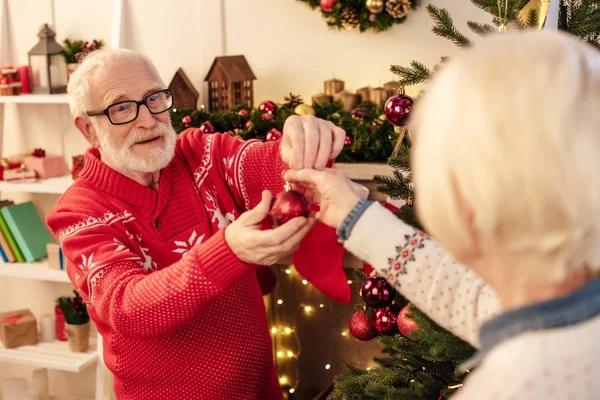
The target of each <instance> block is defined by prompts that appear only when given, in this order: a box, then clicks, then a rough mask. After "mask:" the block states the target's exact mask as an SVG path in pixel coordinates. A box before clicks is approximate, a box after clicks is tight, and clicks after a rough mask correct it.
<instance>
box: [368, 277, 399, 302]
mask: <svg viewBox="0 0 600 400" xmlns="http://www.w3.org/2000/svg"><path fill="white" fill-rule="evenodd" d="M395 295H396V293H395V291H394V288H393V287H392V286H391V285H390V284H389V283H387V281H386V280H385V279H383V278H381V277H377V276H375V277H371V278H369V279H367V280H366V281H365V282H364V283H363V285H362V287H361V288H360V296H361V297H362V299H363V300H364V302H365V303H367V304H368V305H370V306H371V307H374V308H383V307H387V306H389V305H390V304H392V301H394V296H395Z"/></svg>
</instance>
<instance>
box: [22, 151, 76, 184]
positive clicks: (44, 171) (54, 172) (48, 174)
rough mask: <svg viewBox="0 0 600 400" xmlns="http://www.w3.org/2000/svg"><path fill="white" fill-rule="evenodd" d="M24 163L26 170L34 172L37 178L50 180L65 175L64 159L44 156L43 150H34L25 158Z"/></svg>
mask: <svg viewBox="0 0 600 400" xmlns="http://www.w3.org/2000/svg"><path fill="white" fill-rule="evenodd" d="M24 162H25V166H26V167H27V169H28V170H30V171H33V172H35V175H36V176H37V177H38V178H42V179H45V178H52V177H55V176H63V175H65V174H66V173H67V166H66V164H65V159H64V158H63V157H62V156H54V155H46V152H45V151H44V150H43V149H35V150H34V152H33V153H31V155H28V156H26V157H25V160H24Z"/></svg>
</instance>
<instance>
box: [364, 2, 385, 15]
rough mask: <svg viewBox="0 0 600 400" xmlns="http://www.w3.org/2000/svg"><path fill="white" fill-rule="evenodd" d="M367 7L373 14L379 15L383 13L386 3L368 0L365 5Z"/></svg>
mask: <svg viewBox="0 0 600 400" xmlns="http://www.w3.org/2000/svg"><path fill="white" fill-rule="evenodd" d="M365 7H367V10H369V11H370V12H372V13H373V14H379V13H380V12H382V11H383V8H384V1H383V0H367V1H366V3H365Z"/></svg>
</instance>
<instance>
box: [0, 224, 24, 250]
mask: <svg viewBox="0 0 600 400" xmlns="http://www.w3.org/2000/svg"><path fill="white" fill-rule="evenodd" d="M0 230H1V231H2V233H3V234H4V237H5V238H6V241H7V242H8V247H10V250H11V251H12V252H13V254H14V255H15V259H16V260H17V262H25V258H23V253H21V250H20V249H19V246H18V245H17V242H15V238H14V237H13V235H12V233H11V232H10V229H9V228H8V226H7V225H6V221H4V217H3V216H2V213H0Z"/></svg>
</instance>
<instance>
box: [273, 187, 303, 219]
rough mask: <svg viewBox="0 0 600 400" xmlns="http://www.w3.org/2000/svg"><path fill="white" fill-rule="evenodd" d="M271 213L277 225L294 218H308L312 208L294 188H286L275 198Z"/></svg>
mask: <svg viewBox="0 0 600 400" xmlns="http://www.w3.org/2000/svg"><path fill="white" fill-rule="evenodd" d="M270 214H271V218H273V222H274V223H275V225H283V224H285V223H286V222H288V221H289V220H290V219H292V218H296V217H305V218H307V217H308V215H309V214H310V208H309V204H308V201H307V200H306V198H305V197H304V196H302V195H301V194H300V193H298V192H295V191H293V190H286V191H283V192H281V193H279V194H278V195H277V196H275V197H274V198H273V201H272V202H271V211H270Z"/></svg>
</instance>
